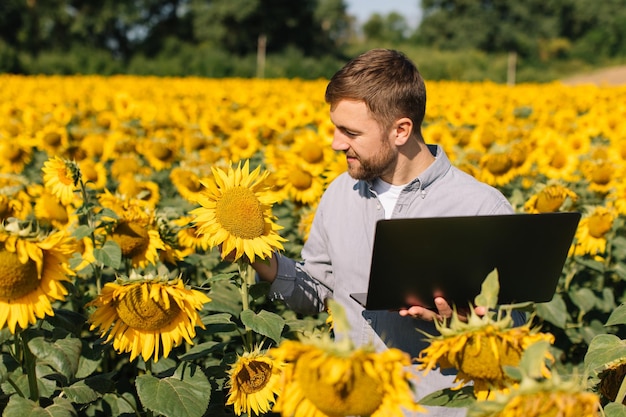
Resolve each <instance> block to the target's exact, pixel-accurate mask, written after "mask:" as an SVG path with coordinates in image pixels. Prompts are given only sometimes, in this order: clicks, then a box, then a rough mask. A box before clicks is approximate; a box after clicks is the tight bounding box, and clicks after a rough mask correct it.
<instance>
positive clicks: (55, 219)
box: [27, 184, 80, 230]
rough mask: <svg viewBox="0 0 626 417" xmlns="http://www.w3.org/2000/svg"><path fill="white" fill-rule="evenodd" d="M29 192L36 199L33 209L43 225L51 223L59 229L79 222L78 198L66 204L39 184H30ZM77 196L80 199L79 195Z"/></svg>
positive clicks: (65, 228)
mask: <svg viewBox="0 0 626 417" xmlns="http://www.w3.org/2000/svg"><path fill="white" fill-rule="evenodd" d="M27 192H28V194H29V195H30V196H31V198H32V199H33V200H34V201H35V206H34V209H33V211H34V214H35V217H36V218H37V221H38V222H39V224H40V225H41V226H46V225H50V226H52V227H54V228H56V229H59V230H67V229H68V228H70V227H71V226H72V225H75V224H77V223H78V220H79V219H78V215H77V214H76V202H77V201H76V200H75V201H74V202H73V203H71V204H68V205H64V204H62V203H61V201H59V199H58V198H57V196H55V195H53V194H51V193H50V192H49V191H47V190H45V189H44V188H43V187H42V186H41V185H39V184H32V185H30V186H29V187H28V190H27ZM76 198H77V199H79V200H80V198H79V197H78V196H76Z"/></svg>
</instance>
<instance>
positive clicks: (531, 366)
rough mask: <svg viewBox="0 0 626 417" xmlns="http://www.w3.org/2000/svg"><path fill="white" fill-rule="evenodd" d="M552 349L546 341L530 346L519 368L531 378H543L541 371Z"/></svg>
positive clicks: (523, 355)
mask: <svg viewBox="0 0 626 417" xmlns="http://www.w3.org/2000/svg"><path fill="white" fill-rule="evenodd" d="M549 348H550V344H549V343H548V342H546V341H545V340H540V341H538V342H535V343H533V344H532V345H530V346H528V348H526V350H525V351H524V353H523V354H522V358H521V359H520V363H519V368H520V369H521V370H522V372H523V373H524V374H525V375H528V376H530V377H531V378H535V379H538V378H541V377H542V374H541V370H542V369H543V367H544V365H545V362H546V353H547V352H548V349H549Z"/></svg>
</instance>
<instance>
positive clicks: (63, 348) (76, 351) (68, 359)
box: [28, 337, 82, 378]
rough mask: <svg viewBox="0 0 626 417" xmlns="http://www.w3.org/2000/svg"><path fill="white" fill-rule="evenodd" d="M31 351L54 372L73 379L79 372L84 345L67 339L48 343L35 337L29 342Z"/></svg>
mask: <svg viewBox="0 0 626 417" xmlns="http://www.w3.org/2000/svg"><path fill="white" fill-rule="evenodd" d="M28 347H29V349H30V351H31V352H32V353H33V355H35V357H36V358H37V359H38V360H39V361H40V362H41V363H45V364H48V365H50V366H51V367H52V368H53V369H54V370H56V371H57V372H59V373H61V374H63V375H64V376H66V377H68V378H72V377H73V376H74V375H75V374H76V371H77V370H78V360H79V358H80V351H81V347H82V343H81V341H80V340H79V339H77V338H72V337H66V338H65V339H58V340H55V341H54V342H48V341H46V340H45V339H44V338H43V337H35V338H33V339H32V340H30V341H29V342H28Z"/></svg>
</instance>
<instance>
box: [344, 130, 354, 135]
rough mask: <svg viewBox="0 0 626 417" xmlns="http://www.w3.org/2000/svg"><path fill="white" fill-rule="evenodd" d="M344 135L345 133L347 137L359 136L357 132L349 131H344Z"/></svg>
mask: <svg viewBox="0 0 626 417" xmlns="http://www.w3.org/2000/svg"><path fill="white" fill-rule="evenodd" d="M343 133H345V134H346V135H348V136H356V135H357V133H356V132H351V131H349V130H344V131H343Z"/></svg>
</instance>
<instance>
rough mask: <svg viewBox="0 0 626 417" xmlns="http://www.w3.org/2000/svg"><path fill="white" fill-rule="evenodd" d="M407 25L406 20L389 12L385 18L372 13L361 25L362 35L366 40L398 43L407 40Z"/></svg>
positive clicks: (395, 13)
mask: <svg viewBox="0 0 626 417" xmlns="http://www.w3.org/2000/svg"><path fill="white" fill-rule="evenodd" d="M408 33H409V25H408V23H407V21H406V18H405V17H404V16H403V15H401V14H399V13H397V12H391V13H389V14H387V15H385V16H383V15H381V14H379V13H374V14H373V15H371V16H370V18H369V19H368V20H367V22H365V24H363V34H364V35H365V38H366V39H367V40H371V41H383V42H391V43H399V42H402V41H404V40H406V39H407V37H408Z"/></svg>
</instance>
